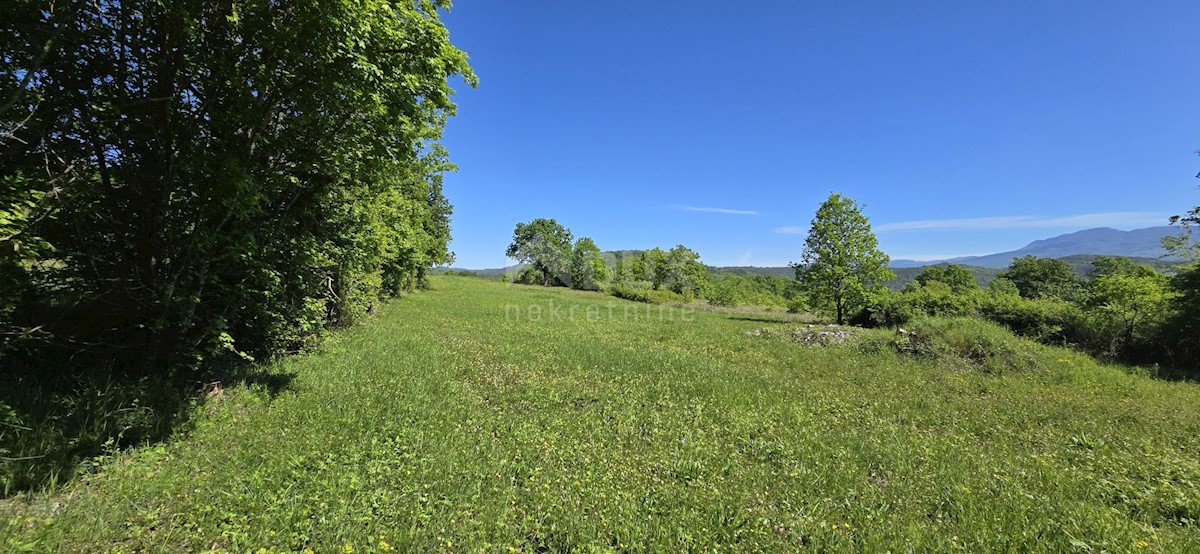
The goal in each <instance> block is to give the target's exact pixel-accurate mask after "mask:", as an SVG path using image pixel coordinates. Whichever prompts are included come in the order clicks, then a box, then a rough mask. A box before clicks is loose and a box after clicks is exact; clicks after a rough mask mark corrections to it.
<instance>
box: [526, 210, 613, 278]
mask: <svg viewBox="0 0 1200 554" xmlns="http://www.w3.org/2000/svg"><path fill="white" fill-rule="evenodd" d="M572 240H574V236H573V235H572V234H571V231H570V230H568V229H567V228H566V227H563V226H562V225H560V224H559V223H558V222H557V221H555V220H553V219H544V218H539V219H535V220H533V221H530V222H529V223H518V224H517V227H516V229H514V230H513V239H512V243H510V244H509V245H508V249H507V250H506V251H505V254H506V255H507V256H508V257H510V258H512V259H514V260H517V261H519V262H521V263H525V264H529V265H530V267H531V268H532V269H533V270H534V271H535V272H536V275H537V276H539V277H540V279H541V283H542V284H543V285H545V286H547V287H548V286H551V285H569V284H570V282H571V241H572ZM593 246H594V244H593Z"/></svg>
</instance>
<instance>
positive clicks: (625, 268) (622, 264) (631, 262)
mask: <svg viewBox="0 0 1200 554" xmlns="http://www.w3.org/2000/svg"><path fill="white" fill-rule="evenodd" d="M643 256H644V255H643V254H639V255H637V256H620V257H617V259H616V267H615V268H614V269H613V281H614V282H616V283H632V282H635V281H649V280H650V276H649V273H648V272H647V271H646V260H645V258H644V257H643Z"/></svg>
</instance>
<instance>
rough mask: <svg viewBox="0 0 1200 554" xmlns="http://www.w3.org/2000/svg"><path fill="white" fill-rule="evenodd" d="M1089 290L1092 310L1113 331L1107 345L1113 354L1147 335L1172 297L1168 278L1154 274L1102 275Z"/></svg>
mask: <svg viewBox="0 0 1200 554" xmlns="http://www.w3.org/2000/svg"><path fill="white" fill-rule="evenodd" d="M1147 269H1148V268H1147ZM1090 289H1091V292H1092V295H1091V299H1090V303H1091V305H1092V307H1093V309H1094V310H1095V312H1096V313H1098V314H1099V315H1100V317H1102V318H1103V319H1105V320H1106V322H1107V323H1108V326H1109V327H1111V328H1113V329H1114V332H1113V333H1112V336H1111V339H1110V340H1109V345H1108V350H1109V353H1110V354H1113V355H1117V354H1119V353H1120V352H1121V350H1122V348H1128V347H1129V346H1130V345H1132V344H1133V343H1134V341H1135V340H1137V339H1143V338H1144V337H1145V336H1146V335H1148V334H1150V333H1149V332H1148V331H1147V329H1146V327H1149V326H1151V324H1155V323H1159V322H1161V321H1162V320H1163V315H1164V314H1165V313H1166V311H1167V307H1168V305H1169V304H1170V302H1171V300H1172V299H1173V296H1174V295H1173V294H1172V293H1171V291H1170V287H1169V286H1168V280H1167V278H1166V277H1165V276H1163V275H1159V274H1157V273H1154V272H1153V271H1151V273H1150V274H1138V273H1136V272H1131V273H1121V272H1117V273H1109V274H1106V275H1101V276H1100V277H1097V278H1096V279H1095V280H1094V281H1092V282H1091V283H1090Z"/></svg>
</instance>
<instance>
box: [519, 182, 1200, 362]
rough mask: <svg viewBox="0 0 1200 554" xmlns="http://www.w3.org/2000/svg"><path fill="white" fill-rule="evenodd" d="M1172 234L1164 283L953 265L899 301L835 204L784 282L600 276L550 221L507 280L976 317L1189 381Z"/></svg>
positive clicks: (678, 270)
mask: <svg viewBox="0 0 1200 554" xmlns="http://www.w3.org/2000/svg"><path fill="white" fill-rule="evenodd" d="M1172 223H1174V224H1179V225H1180V226H1181V234H1180V235H1178V236H1176V237H1170V238H1168V239H1166V240H1165V241H1164V246H1165V247H1166V248H1168V249H1169V250H1171V252H1172V254H1174V256H1175V257H1176V258H1177V259H1181V260H1184V264H1183V265H1182V269H1181V270H1180V271H1179V272H1178V273H1177V274H1175V275H1174V276H1168V275H1165V274H1163V273H1160V272H1159V271H1157V270H1156V269H1154V268H1152V267H1149V266H1146V265H1140V264H1138V263H1135V262H1133V261H1132V260H1129V259H1127V258H1123V257H1115V256H1097V257H1095V259H1094V260H1093V261H1092V269H1091V270H1090V272H1089V273H1088V275H1087V276H1086V278H1085V277H1084V276H1081V275H1080V274H1079V273H1078V272H1077V271H1076V270H1075V268H1074V267H1072V266H1071V265H1070V264H1068V263H1067V262H1065V261H1062V260H1058V259H1048V258H1037V257H1033V256H1027V257H1023V258H1018V259H1016V260H1013V262H1012V263H1011V264H1010V265H1009V267H1008V269H1006V270H1004V271H1003V272H1002V273H1000V275H999V277H998V278H996V279H994V280H992V281H991V283H990V284H989V286H988V288H987V289H986V290H985V289H982V288H980V286H979V284H978V282H977V281H976V279H975V275H974V274H973V273H972V271H971V270H970V269H968V268H966V267H963V266H960V265H956V264H942V265H935V266H929V267H926V268H924V269H923V270H921V272H920V273H919V274H917V275H916V277H915V279H913V281H912V282H910V283H908V284H907V285H906V286H905V287H904V288H903V289H902V290H899V291H891V290H888V289H887V288H886V287H885V286H883V283H884V282H885V281H887V280H888V279H891V278H893V277H894V276H893V274H892V272H891V271H890V270H889V269H888V267H887V265H888V257H887V255H886V254H884V253H883V252H881V251H880V250H879V248H878V241H877V240H876V238H875V235H874V233H873V232H872V231H871V228H870V224H869V221H868V219H867V218H866V217H865V216H864V215H863V214H862V212H861V208H860V206H859V205H858V204H857V203H856V202H854V201H853V200H851V199H849V198H846V197H844V196H842V195H839V194H833V195H830V197H829V198H828V199H827V200H826V201H825V202H824V203H823V204H822V205H821V207H820V209H818V211H817V213H816V215H815V217H814V219H813V223H812V227H811V229H810V231H809V235H808V237H807V239H806V241H805V246H804V250H803V252H802V261H801V262H800V263H797V264H795V265H794V266H793V267H794V268H795V272H796V278H795V279H794V280H792V279H785V278H782V277H778V276H770V275H753V276H748V275H737V274H732V273H720V272H714V271H712V270H711V268H708V267H706V266H704V265H703V264H702V263H700V261H699V254H697V253H695V252H694V251H692V250H691V249H688V248H687V247H684V246H682V245H680V246H676V247H675V248H672V249H671V250H667V251H664V250H662V249H659V248H654V249H651V250H646V251H640V252H639V251H633V252H632V253H631V252H630V251H625V252H621V253H618V255H616V256H615V257H614V259H613V260H611V266H610V264H609V263H608V262H606V261H605V259H604V257H603V254H602V253H601V251H600V249H599V247H597V246H596V244H595V243H594V242H593V241H592V240H591V239H590V238H582V239H580V240H579V241H577V242H576V243H575V245H574V246H572V245H571V237H572V235H571V233H570V231H569V230H567V229H566V228H565V227H563V226H562V225H560V224H558V223H557V222H555V221H554V220H535V221H533V222H530V223H528V224H524V223H522V224H518V225H517V228H516V231H515V233H514V237H513V244H512V245H510V246H509V253H510V255H513V254H517V255H515V256H514V257H516V258H518V259H519V260H520V261H522V262H525V263H526V264H528V265H527V266H526V267H525V268H524V269H523V270H522V272H521V273H520V274H518V275H517V276H515V280H517V281H519V282H528V283H541V284H557V285H561V286H570V287H574V288H578V289H584V290H605V291H608V292H611V293H612V294H614V295H616V296H618V297H622V298H627V299H631V300H638V301H643V302H688V301H692V300H695V299H699V300H703V301H706V302H708V303H710V304H713V305H719V306H738V305H743V304H749V305H756V306H767V307H771V306H779V307H782V306H787V307H788V308H789V310H790V311H810V310H811V311H817V312H823V313H826V314H828V315H829V316H831V317H833V318H834V320H835V321H837V322H838V323H843V322H847V321H848V322H850V323H853V324H857V325H865V326H900V325H904V324H906V323H908V322H909V321H911V320H913V319H915V318H919V317H927V316H933V317H942V316H976V317H980V318H984V319H989V320H992V321H995V322H998V323H1001V324H1003V325H1005V326H1007V327H1009V328H1010V329H1011V330H1012V331H1013V332H1015V333H1017V334H1020V335H1024V336H1029V337H1033V338H1037V339H1040V340H1043V341H1046V342H1051V343H1057V344H1064V343H1065V344H1071V345H1074V346H1076V347H1079V348H1082V349H1085V350H1087V351H1090V352H1092V353H1094V354H1096V355H1098V356H1101V357H1105V358H1109V359H1115V360H1120V361H1126V362H1132V363H1153V364H1161V365H1166V366H1170V367H1172V368H1175V369H1177V370H1181V371H1184V372H1187V373H1192V372H1195V370H1196V367H1197V366H1198V365H1200V316H1198V315H1197V314H1200V245H1198V244H1197V243H1196V241H1195V240H1194V238H1192V236H1191V230H1192V227H1193V226H1194V225H1200V208H1197V209H1195V210H1193V211H1192V212H1190V213H1188V214H1186V215H1184V216H1179V217H1176V218H1173V219H1172ZM548 245H549V246H548ZM555 268H569V270H561V269H555Z"/></svg>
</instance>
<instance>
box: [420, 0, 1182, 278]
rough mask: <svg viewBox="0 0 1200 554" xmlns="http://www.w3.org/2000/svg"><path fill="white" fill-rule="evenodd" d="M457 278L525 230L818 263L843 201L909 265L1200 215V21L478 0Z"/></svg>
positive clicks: (465, 94) (459, 181) (944, 6)
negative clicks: (812, 252) (807, 246)
mask: <svg viewBox="0 0 1200 554" xmlns="http://www.w3.org/2000/svg"><path fill="white" fill-rule="evenodd" d="M444 19H445V22H446V24H447V26H448V27H449V29H450V33H451V39H452V41H453V42H454V43H455V44H456V45H458V46H459V47H460V48H462V49H464V50H466V51H467V52H468V54H469V55H470V58H471V63H472V65H473V67H474V68H475V70H476V72H477V73H478V74H479V77H480V84H479V88H478V89H474V90H472V89H470V88H469V87H466V86H465V85H462V84H461V83H459V85H460V86H458V87H456V88H458V89H459V93H458V95H457V96H456V100H457V102H458V104H459V110H458V116H457V117H456V118H454V119H452V120H451V122H450V123H449V125H448V128H447V130H446V135H445V144H446V146H447V147H448V149H449V150H450V154H451V158H452V159H453V161H454V162H455V163H457V164H458V166H459V168H460V170H459V172H458V173H455V174H452V175H448V176H447V177H446V194H447V195H448V196H449V198H450V200H451V202H453V203H454V205H455V214H454V242H453V244H452V248H453V250H454V251H455V252H456V253H457V255H458V262H457V263H456V264H455V265H456V266H459V267H469V268H485V267H500V266H503V265H506V264H507V263H509V260H507V259H506V258H505V257H504V248H505V246H506V245H507V244H508V242H509V240H510V239H511V236H512V230H513V226H514V225H515V224H516V223H517V222H518V221H528V220H530V219H533V218H536V217H551V218H555V219H557V220H558V221H559V222H561V223H563V224H564V225H566V226H567V227H569V228H570V229H571V230H572V231H574V233H575V235H576V236H577V237H579V236H591V237H593V238H594V239H595V240H596V242H597V244H599V245H600V247H601V248H602V249H605V250H615V249H641V248H650V247H653V246H662V247H670V246H674V245H675V244H684V245H686V246H688V247H691V248H692V249H694V250H696V251H698V252H700V254H701V256H702V258H701V259H702V261H704V262H705V263H708V264H712V265H782V264H786V263H788V262H790V261H795V260H798V259H799V257H800V251H801V248H802V246H803V241H804V233H806V232H807V229H808V226H809V223H810V222H811V220H812V216H813V213H814V211H815V210H816V208H817V206H818V205H819V204H820V203H821V202H822V201H823V200H824V199H825V198H826V197H827V196H828V195H829V193H830V192H840V193H843V194H846V195H848V196H850V197H852V198H854V199H855V200H857V201H859V202H860V203H862V204H865V206H866V208H865V210H864V212H865V213H866V215H867V216H868V217H870V218H871V223H872V225H873V226H874V227H875V230H876V232H877V235H878V236H879V241H880V245H881V246H882V248H883V249H884V250H885V251H886V252H888V253H889V254H890V255H891V256H892V257H893V258H917V259H933V258H941V257H949V256H958V255H970V254H984V253H993V252H1000V251H1005V250H1012V249H1015V248H1019V247H1021V246H1023V245H1025V244H1026V243H1028V242H1029V241H1031V240H1034V239H1039V238H1045V237H1048V236H1053V235H1058V234H1062V233H1065V232H1070V231H1074V230H1079V229H1085V228H1090V227H1098V226H1107V227H1116V228H1119V229H1133V228H1139V227H1147V226H1151V225H1162V224H1165V223H1166V218H1167V216H1169V215H1170V214H1173V213H1180V212H1183V211H1185V210H1186V209H1188V208H1190V207H1192V206H1194V205H1197V204H1200V189H1197V185H1198V184H1200V181H1197V180H1196V179H1195V178H1194V176H1195V174H1196V173H1197V171H1198V170H1200V157H1197V156H1196V154H1195V151H1196V150H1197V149H1200V57H1198V54H1200V30H1198V29H1197V26H1196V23H1197V22H1200V2H1196V1H1195V0H1179V1H1174V0H1155V1H1151V2H1127V1H1122V2H1116V1H1107V0H1091V1H1087V2H1083V1H1054V2H1045V1H1004V2H983V1H966V2H954V1H949V0H945V1H936V2H934V1H911V2H891V1H879V2H867V1H855V2H813V1H802V0H782V1H761V2H747V3H739V2H724V1H723V2H716V1H709V0H687V1H653V2H647V1H644V0H643V1H624V0H609V1H605V2H584V1H564V0H544V1H534V0H474V1H472V0H459V1H458V2H456V5H455V7H454V9H453V11H452V12H451V13H450V14H448V15H446V16H445V17H444Z"/></svg>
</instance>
